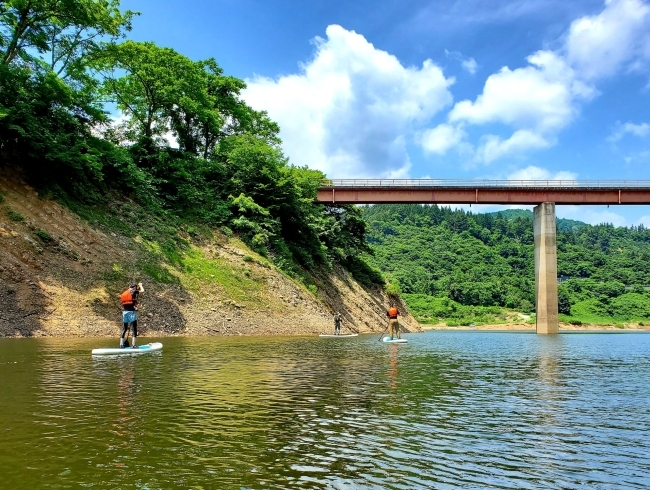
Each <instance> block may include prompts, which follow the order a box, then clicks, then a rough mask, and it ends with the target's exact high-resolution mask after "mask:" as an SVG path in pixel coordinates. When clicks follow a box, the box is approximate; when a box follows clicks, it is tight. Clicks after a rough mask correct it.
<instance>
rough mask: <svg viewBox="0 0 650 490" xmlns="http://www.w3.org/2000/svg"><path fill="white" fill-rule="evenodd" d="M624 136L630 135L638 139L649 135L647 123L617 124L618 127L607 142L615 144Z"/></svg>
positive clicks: (649, 130) (649, 126) (649, 127)
mask: <svg viewBox="0 0 650 490" xmlns="http://www.w3.org/2000/svg"><path fill="white" fill-rule="evenodd" d="M626 134H631V135H634V136H639V137H643V136H646V135H648V134H650V124H648V123H641V124H634V123H630V122H627V123H625V124H619V125H618V127H617V128H616V129H615V130H614V132H613V133H612V134H611V136H609V138H607V140H608V141H612V142H616V141H619V140H621V139H622V138H623V136H625V135H626Z"/></svg>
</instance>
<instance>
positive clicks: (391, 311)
mask: <svg viewBox="0 0 650 490" xmlns="http://www.w3.org/2000/svg"><path fill="white" fill-rule="evenodd" d="M397 315H399V311H397V308H395V307H394V306H391V307H390V308H388V318H397Z"/></svg>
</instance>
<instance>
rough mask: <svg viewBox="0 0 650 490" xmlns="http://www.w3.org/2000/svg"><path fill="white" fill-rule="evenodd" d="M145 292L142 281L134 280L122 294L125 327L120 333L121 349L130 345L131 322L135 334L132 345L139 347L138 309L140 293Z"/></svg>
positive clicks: (132, 337) (134, 347)
mask: <svg viewBox="0 0 650 490" xmlns="http://www.w3.org/2000/svg"><path fill="white" fill-rule="evenodd" d="M140 293H144V288H143V287H142V283H141V282H140V283H137V284H136V283H135V282H132V283H131V284H130V285H129V289H127V290H125V291H124V292H123V293H122V294H121V295H120V300H121V301H122V323H124V328H123V330H122V335H120V349H123V348H125V347H128V346H129V342H128V340H127V337H128V336H129V324H131V325H132V326H133V334H132V335H131V342H132V345H131V347H132V348H133V349H137V348H138V346H137V345H136V339H137V337H138V317H137V313H136V311H137V310H138V295H139V294H140Z"/></svg>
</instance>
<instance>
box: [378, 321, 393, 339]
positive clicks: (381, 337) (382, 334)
mask: <svg viewBox="0 0 650 490" xmlns="http://www.w3.org/2000/svg"><path fill="white" fill-rule="evenodd" d="M388 327H390V320H388V325H386V328H385V329H384V331H383V332H382V333H381V336H380V337H379V339H378V340H377V342H381V339H383V338H384V334H385V333H386V330H388Z"/></svg>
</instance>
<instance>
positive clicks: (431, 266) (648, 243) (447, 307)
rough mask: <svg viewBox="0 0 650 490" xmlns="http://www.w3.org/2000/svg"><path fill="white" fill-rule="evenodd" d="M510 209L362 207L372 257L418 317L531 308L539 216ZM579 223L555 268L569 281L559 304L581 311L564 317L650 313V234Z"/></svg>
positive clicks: (562, 241)
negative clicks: (648, 288) (486, 211)
mask: <svg viewBox="0 0 650 490" xmlns="http://www.w3.org/2000/svg"><path fill="white" fill-rule="evenodd" d="M505 213H507V214H506V216H504V212H502V213H496V214H494V213H491V214H476V215H474V214H471V213H466V212H464V211H452V210H450V209H448V208H440V207H437V206H420V205H375V206H367V207H364V208H363V216H364V219H365V220H366V222H367V223H368V228H369V231H368V236H367V240H368V243H369V244H370V246H371V248H372V250H373V252H374V256H373V257H371V258H370V259H369V260H370V261H372V263H373V265H374V266H375V267H377V268H379V269H380V270H381V271H382V272H383V273H384V274H385V276H386V278H387V279H388V280H389V281H390V282H391V283H393V284H397V285H398V286H399V288H400V289H401V291H402V292H403V293H404V295H405V298H406V301H407V303H408V305H409V306H410V307H411V309H412V311H413V312H414V313H415V315H416V317H418V319H419V320H420V321H425V322H438V321H441V320H444V319H449V318H457V319H461V318H462V319H464V320H468V319H475V320H477V321H481V320H480V318H485V319H486V320H485V321H492V320H494V319H496V317H498V316H499V315H500V314H501V316H502V317H503V312H504V311H506V310H513V311H520V312H523V313H526V312H531V311H532V309H533V303H534V298H535V295H534V282H535V277H534V257H533V224H532V213H530V211H525V210H509V211H506V212H505ZM575 223H579V222H575ZM579 225H580V226H576V225H574V226H572V227H571V229H566V228H562V229H560V230H559V231H558V275H560V276H564V278H569V280H567V281H565V282H563V283H562V285H561V287H560V307H561V308H560V309H561V312H563V313H565V314H566V315H568V314H569V313H573V314H574V317H570V316H566V317H564V318H565V319H567V320H574V321H579V320H580V321H582V320H581V319H584V321H589V322H603V323H607V322H613V321H631V320H642V319H647V318H649V317H650V311H648V308H647V307H646V306H645V304H646V303H648V304H650V295H649V294H648V293H647V292H646V291H645V289H644V288H643V286H644V285H650V231H649V230H646V229H645V228H643V227H642V226H640V227H639V228H614V227H613V226H612V225H599V226H590V225H587V224H584V223H579ZM558 228H559V227H558ZM413 295H417V296H413ZM427 298H429V299H427ZM431 298H437V300H436V301H433V299H431ZM443 300H447V302H446V303H444V302H441V301H443ZM443 303H444V304H443ZM500 312H501V313H500ZM486 315H487V316H486ZM576 315H578V318H576V317H575V316H576Z"/></svg>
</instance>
